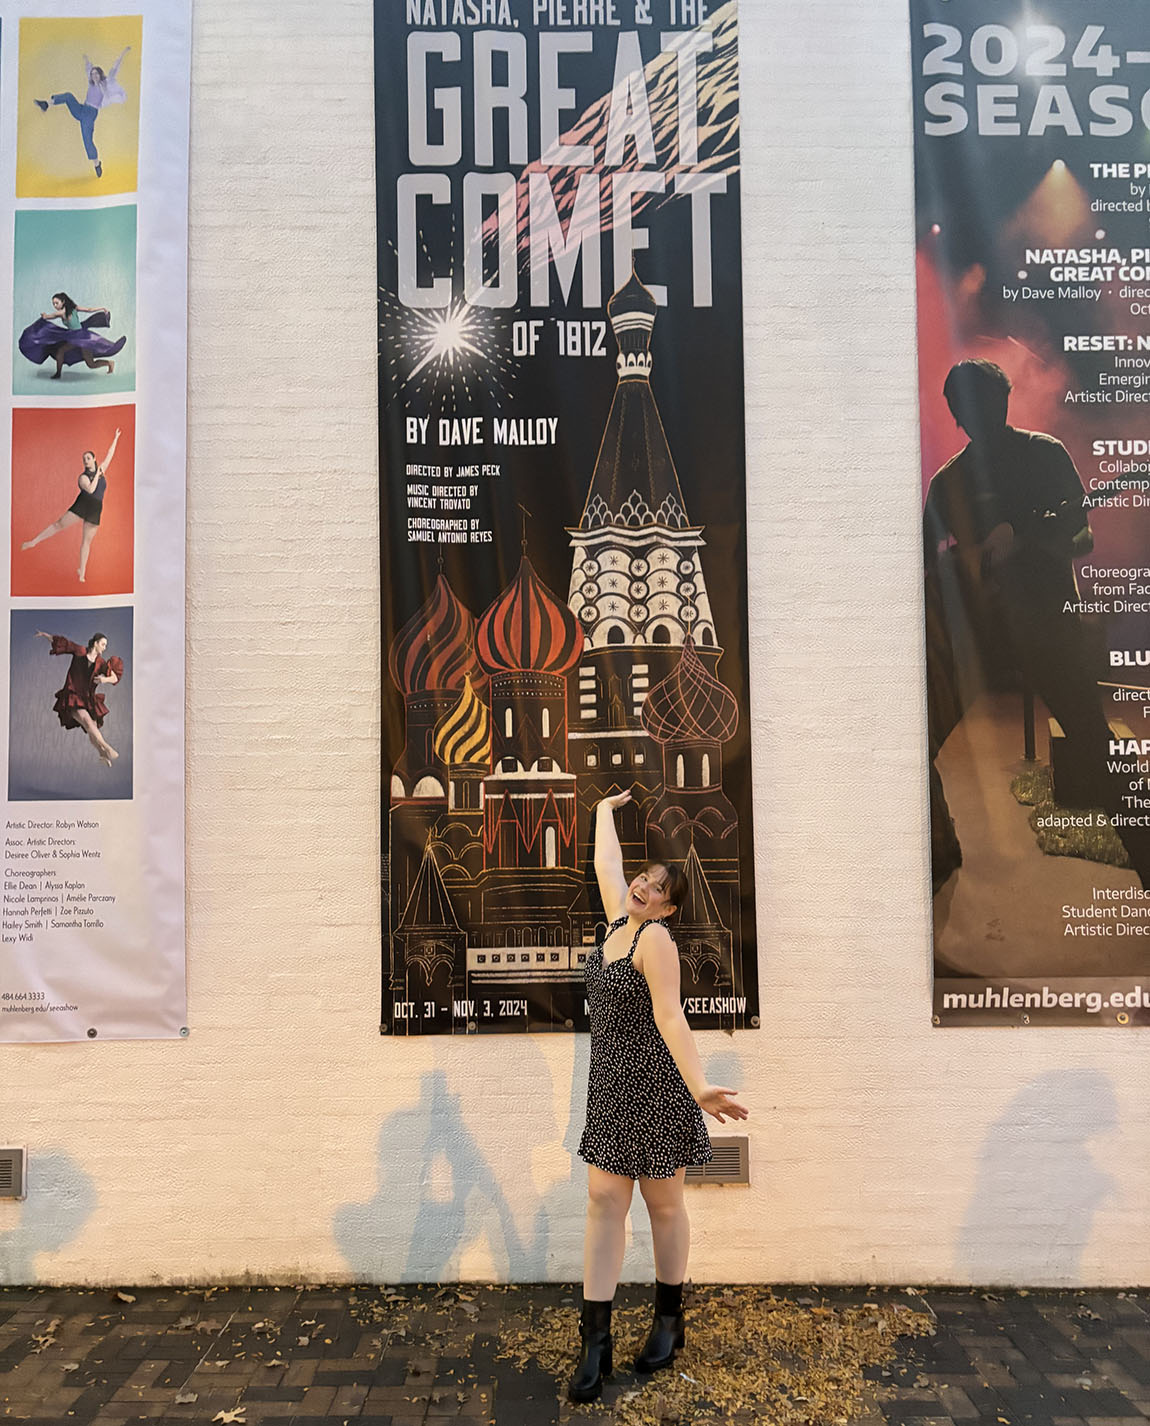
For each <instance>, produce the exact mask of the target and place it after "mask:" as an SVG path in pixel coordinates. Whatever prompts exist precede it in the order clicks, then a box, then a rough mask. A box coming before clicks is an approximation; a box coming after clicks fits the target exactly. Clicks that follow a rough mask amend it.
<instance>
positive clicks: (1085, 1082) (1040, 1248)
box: [955, 1069, 1118, 1287]
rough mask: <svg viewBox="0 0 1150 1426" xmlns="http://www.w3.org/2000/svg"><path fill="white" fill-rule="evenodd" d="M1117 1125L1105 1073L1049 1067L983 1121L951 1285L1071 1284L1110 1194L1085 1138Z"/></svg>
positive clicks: (1111, 1185) (1112, 1187) (1109, 1181)
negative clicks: (986, 1123)
mask: <svg viewBox="0 0 1150 1426" xmlns="http://www.w3.org/2000/svg"><path fill="white" fill-rule="evenodd" d="M1117 1127H1118V1106H1117V1102H1116V1100H1115V1097H1114V1089H1113V1085H1112V1083H1111V1081H1110V1079H1109V1077H1108V1076H1107V1075H1105V1074H1103V1073H1101V1071H1099V1070H1093V1069H1071V1070H1051V1071H1050V1072H1049V1073H1047V1074H1042V1075H1039V1076H1038V1078H1037V1079H1034V1080H1031V1082H1030V1083H1029V1084H1028V1085H1026V1087H1025V1088H1024V1089H1022V1090H1020V1091H1019V1092H1018V1094H1016V1095H1015V1096H1014V1098H1013V1099H1012V1100H1011V1101H1010V1103H1009V1104H1008V1105H1007V1107H1006V1109H1005V1110H1004V1111H1003V1113H1002V1114H1001V1115H1000V1116H999V1118H998V1119H996V1120H995V1122H994V1123H993V1124H992V1125H991V1126H990V1131H989V1132H988V1134H987V1136H986V1139H985V1141H984V1143H983V1145H982V1149H981V1151H980V1153H979V1160H978V1178H977V1181H976V1183H975V1189H974V1196H973V1198H972V1199H971V1201H970V1206H969V1207H968V1208H967V1211H966V1217H965V1219H964V1221H963V1225H962V1230H961V1232H960V1234H959V1238H958V1243H957V1246H956V1250H955V1268H956V1273H957V1277H958V1280H959V1281H963V1282H970V1283H974V1284H977V1285H980V1286H994V1285H1002V1284H1011V1285H1015V1286H1029V1285H1034V1286H1047V1287H1061V1286H1072V1285H1075V1284H1077V1283H1078V1282H1079V1268H1080V1264H1081V1261H1082V1253H1083V1250H1084V1249H1085V1247H1086V1244H1087V1243H1088V1242H1089V1240H1090V1235H1091V1233H1092V1231H1093V1227H1094V1217H1095V1214H1096V1213H1097V1212H1098V1210H1099V1209H1100V1208H1101V1207H1103V1206H1104V1205H1105V1203H1106V1202H1107V1200H1109V1199H1111V1198H1116V1197H1117V1186H1116V1184H1115V1182H1114V1179H1113V1178H1112V1177H1111V1175H1110V1174H1108V1173H1107V1172H1106V1171H1105V1169H1103V1168H1101V1167H1100V1166H1099V1165H1098V1164H1097V1163H1096V1162H1095V1160H1094V1157H1093V1155H1092V1153H1091V1150H1090V1141H1091V1140H1092V1139H1095V1138H1098V1137H1099V1136H1101V1135H1103V1134H1109V1133H1112V1132H1113V1131H1114V1130H1115V1129H1117Z"/></svg>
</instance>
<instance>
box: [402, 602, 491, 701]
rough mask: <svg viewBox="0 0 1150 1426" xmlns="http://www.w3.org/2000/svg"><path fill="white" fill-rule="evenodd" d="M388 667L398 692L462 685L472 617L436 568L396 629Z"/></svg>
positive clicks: (471, 659) (470, 668)
mask: <svg viewBox="0 0 1150 1426" xmlns="http://www.w3.org/2000/svg"><path fill="white" fill-rule="evenodd" d="M388 667H389V668H390V670H391V676H392V678H393V679H394V680H395V682H396V685H397V686H398V688H399V689H400V691H401V692H402V693H404V694H411V693H423V692H426V691H427V690H428V689H434V688H446V689H449V690H450V689H455V688H462V687H463V685H464V682H465V681H466V679H467V676H468V674H473V675H475V676H477V677H479V678H482V675H481V674H480V673H479V670H478V669H477V668H476V665H475V619H474V617H473V615H472V614H471V613H470V611H469V610H468V609H466V608H465V607H464V606H463V605H462V604H461V603H460V602H459V600H458V599H457V598H456V597H455V594H454V593H453V591H452V588H451V586H450V585H449V584H448V582H447V580H446V579H444V577H443V575H442V574H440V575H439V577H438V578H437V579H436V581H435V588H434V589H433V590H432V591H431V596H430V598H429V599H428V600H427V601H426V602H425V603H424V604H422V605H421V606H420V607H419V609H417V610H416V612H415V613H414V614H413V615H412V616H411V618H410V619H409V620H408V621H407V623H406V624H404V626H403V628H402V629H400V631H399V633H398V634H397V635H396V636H395V641H394V642H393V643H392V646H391V651H390V653H389V654H388Z"/></svg>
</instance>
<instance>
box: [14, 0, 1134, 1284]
mask: <svg viewBox="0 0 1150 1426" xmlns="http://www.w3.org/2000/svg"><path fill="white" fill-rule="evenodd" d="M396 3H399V0H396ZM906 26H907V22H906V15H905V5H904V3H903V0H870V3H868V4H866V5H859V4H857V3H851V4H847V3H842V0H819V3H817V4H807V5H795V4H784V3H782V0H744V4H743V93H744V155H745V171H744V224H745V269H746V271H745V287H746V334H747V336H746V348H747V391H748V432H749V460H750V470H749V485H750V549H751V576H750V593H751V620H752V629H751V633H752V654H753V665H754V666H753V670H752V673H753V680H754V687H753V696H754V722H755V737H756V743H755V774H756V799H755V801H756V818H757V821H756V838H757V847H758V856H759V864H758V895H759V904H760V924H761V927H762V942H761V948H760V974H761V983H762V991H763V1002H764V1016H763V1029H762V1031H761V1033H759V1034H744V1035H739V1036H738V1037H736V1038H734V1039H727V1038H725V1037H723V1036H721V1035H718V1034H714V1035H709V1036H705V1037H703V1041H704V1043H703V1049H704V1054H705V1056H712V1055H713V1056H719V1057H721V1058H720V1059H719V1060H718V1061H717V1063H718V1066H719V1072H720V1073H721V1074H722V1075H723V1076H724V1077H727V1076H729V1077H731V1078H733V1079H734V1080H735V1081H737V1082H738V1084H739V1086H740V1087H741V1088H742V1089H743V1090H744V1092H745V1094H746V1096H747V1098H748V1100H749V1101H750V1103H751V1105H752V1106H753V1110H754V1118H753V1119H752V1121H751V1133H752V1135H753V1144H752V1154H753V1168H754V1174H755V1184H754V1187H753V1188H752V1189H751V1190H749V1191H747V1190H722V1191H714V1190H705V1191H698V1192H696V1193H695V1194H694V1196H693V1200H692V1201H693V1203H694V1204H695V1205H696V1207H695V1218H694V1222H695V1248H694V1254H693V1261H692V1272H693V1274H694V1276H695V1277H696V1278H698V1279H711V1280H714V1279H723V1278H727V1279H740V1280H741V1279H751V1280H767V1279H771V1280H803V1279H820V1280H823V1281H855V1282H874V1281H882V1282H893V1283H907V1282H926V1281H948V1280H962V1279H967V1278H972V1277H973V1278H979V1279H982V1280H985V1281H1011V1280H1013V1281H1019V1282H1021V1281H1028V1282H1034V1283H1039V1282H1048V1283H1058V1282H1074V1281H1077V1282H1093V1283H1101V1282H1113V1283H1119V1282H1121V1283H1130V1282H1143V1281H1145V1280H1146V1279H1147V1278H1150V1246H1148V1241H1150V1234H1148V1233H1147V1232H1146V1229H1147V1226H1148V1213H1147V1208H1146V1202H1147V1200H1146V1194H1145V1190H1144V1185H1145V1181H1146V1170H1147V1168H1148V1167H1150V1124H1148V1122H1147V1116H1148V1113H1150V1111H1148V1110H1147V1108H1146V1096H1145V1081H1146V1074H1145V1061H1146V1056H1147V1047H1148V1045H1150V1041H1147V1039H1146V1038H1145V1037H1143V1036H1140V1035H1138V1034H1137V1033H1131V1034H1128V1035H1122V1034H1119V1033H1114V1032H1111V1033H1106V1032H1104V1031H1101V1030H1099V1031H1088V1030H1080V1031H1054V1030H1038V1029H1036V1030H1033V1031H1030V1032H1028V1033H1023V1032H1017V1031H1015V1032H1011V1031H1009V1030H997V1031H995V1030H983V1031H960V1030H949V1031H932V1030H931V1027H930V1007H929V998H928V993H929V964H930V955H929V931H928V892H927V874H926V854H925V845H926V828H925V807H924V800H925V799H924V788H925V781H924V763H923V719H922V703H923V695H922V666H921V648H920V644H921V634H920V623H919V605H918V598H919V578H918V571H919V546H918V535H917V526H918V506H917V490H918V455H917V433H916V425H915V421H916V410H915V368H914V350H913V340H914V326H913V303H914V292H913V286H912V272H913V262H912V259H913V251H912V218H911V153H910V118H909V77H908V61H907V54H906V51H907V28H906ZM194 103H195V113H194V120H193V134H194V141H193V152H192V230H191V243H192V261H191V284H192V293H191V335H190V359H191V464H190V471H189V510H190V527H189V604H188V615H189V628H190V649H191V657H190V664H189V695H188V697H189V703H188V716H189V724H188V726H189V758H188V805H189V827H188V832H189V838H188V841H189V857H188V886H189V911H190V918H189V981H190V995H191V1005H190V1011H189V1015H190V1021H191V1024H192V1026H193V1032H192V1035H191V1038H190V1039H189V1040H188V1041H187V1042H184V1043H162V1044H79V1045H74V1046H45V1047H30V1048H25V1047H13V1046H9V1047H7V1048H5V1049H4V1050H3V1071H4V1073H3V1080H2V1087H0V1125H2V1129H0V1137H2V1138H3V1139H4V1140H5V1141H9V1142H26V1143H27V1144H28V1146H29V1148H30V1150H31V1175H32V1194H31V1196H30V1198H29V1199H28V1201H27V1203H25V1204H23V1205H12V1204H0V1280H2V1279H3V1278H4V1277H5V1276H8V1277H11V1278H27V1277H28V1276H30V1275H33V1274H34V1275H35V1276H37V1277H39V1278H41V1279H43V1280H45V1281H70V1282H105V1281H112V1280H116V1281H136V1282H154V1281H161V1280H164V1281H176V1282H181V1281H192V1280H194V1281H204V1280H208V1279H242V1278H250V1279H253V1280H266V1281H286V1282H293V1281H299V1280H302V1279H339V1278H346V1277H348V1276H350V1275H354V1274H366V1275H370V1276H374V1277H377V1278H384V1279H396V1278H398V1277H401V1276H409V1277H420V1276H443V1277H451V1276H455V1275H462V1276H465V1277H478V1278H492V1277H508V1276H511V1277H518V1278H521V1279H528V1280H530V1279H533V1278H539V1277H543V1276H548V1277H565V1278H572V1277H576V1276H577V1275H578V1272H579V1264H580V1238H581V1226H582V1225H581V1212H582V1181H583V1179H582V1170H581V1166H580V1165H579V1164H578V1161H577V1160H573V1158H572V1150H573V1147H574V1142H575V1139H576V1138H577V1134H578V1129H579V1116H580V1106H579V1101H580V1095H581V1091H582V1085H581V1078H582V1075H583V1073H584V1070H585V1065H586V1052H587V1046H586V1041H585V1040H578V1041H574V1040H572V1039H569V1038H567V1037H564V1036H548V1037H537V1038H531V1039H526V1040H525V1039H521V1038H515V1039H502V1038H485V1039H483V1040H481V1041H478V1042H475V1041H470V1042H466V1043H463V1044H460V1043H453V1042H449V1041H447V1040H444V1039H429V1040H426V1041H422V1042H420V1041H418V1040H414V1041H405V1042H396V1041H390V1040H382V1039H380V1037H379V1036H378V1034H377V1033H376V1031H375V1024H376V1019H377V994H378V984H379V972H378V950H377V945H378V912H377V893H376V886H377V867H378V850H379V848H378V829H377V751H376V734H377V725H378V709H377V700H378V697H379V679H380V674H379V669H378V667H377V663H376V586H377V559H378V556H377V550H376V526H375V509H376V454H375V357H374V353H375V306H374V297H375V275H374V273H375V269H374V251H373V193H372V186H373V173H372V125H371V112H372V72H371V6H370V3H369V0H326V3H324V4H323V5H316V4H315V3H314V0H277V3H275V4H272V3H270V0H197V5H196V47H195V84H194ZM1096 1131H1100V1132H1096ZM1101 1131H1104V1132H1101ZM641 1220H642V1214H641V1212H640V1213H639V1214H637V1221H636V1225H635V1234H636V1244H635V1247H634V1250H633V1251H632V1252H631V1254H630V1255H629V1257H628V1260H627V1264H626V1270H625V1271H626V1275H627V1276H630V1277H636V1278H646V1277H649V1276H650V1275H651V1263H650V1253H649V1238H648V1235H647V1233H646V1229H645V1223H644V1222H643V1221H641Z"/></svg>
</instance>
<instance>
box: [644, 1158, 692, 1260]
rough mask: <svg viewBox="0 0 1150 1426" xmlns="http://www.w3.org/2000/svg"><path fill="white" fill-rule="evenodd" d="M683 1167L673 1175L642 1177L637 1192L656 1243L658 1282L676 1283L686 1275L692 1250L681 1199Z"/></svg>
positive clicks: (684, 1206)
mask: <svg viewBox="0 0 1150 1426" xmlns="http://www.w3.org/2000/svg"><path fill="white" fill-rule="evenodd" d="M686 1172H687V1171H686V1169H680V1170H679V1172H678V1173H677V1174H676V1175H675V1176H674V1178H641V1179H640V1180H639V1192H640V1193H641V1194H642V1195H643V1202H644V1203H645V1204H646V1205H647V1212H648V1214H649V1215H650V1218H651V1237H652V1239H653V1240H654V1246H655V1276H656V1277H657V1278H658V1280H659V1281H660V1282H666V1283H671V1284H674V1283H679V1282H682V1281H683V1279H684V1278H685V1277H686V1275H687V1256H688V1254H689V1253H690V1251H691V1220H690V1219H689V1218H688V1217H687V1205H686V1203H685V1202H684V1199H683V1182H684V1180H685V1178H686Z"/></svg>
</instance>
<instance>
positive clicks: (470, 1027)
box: [467, 1020, 479, 1035]
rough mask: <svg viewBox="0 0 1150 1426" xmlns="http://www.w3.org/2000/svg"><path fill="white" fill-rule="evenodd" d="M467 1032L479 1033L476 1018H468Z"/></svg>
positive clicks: (470, 1033) (471, 1033)
mask: <svg viewBox="0 0 1150 1426" xmlns="http://www.w3.org/2000/svg"><path fill="white" fill-rule="evenodd" d="M467 1033H468V1034H469V1035H475V1034H478V1033H479V1025H478V1024H477V1023H476V1021H474V1020H468V1022H467Z"/></svg>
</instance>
